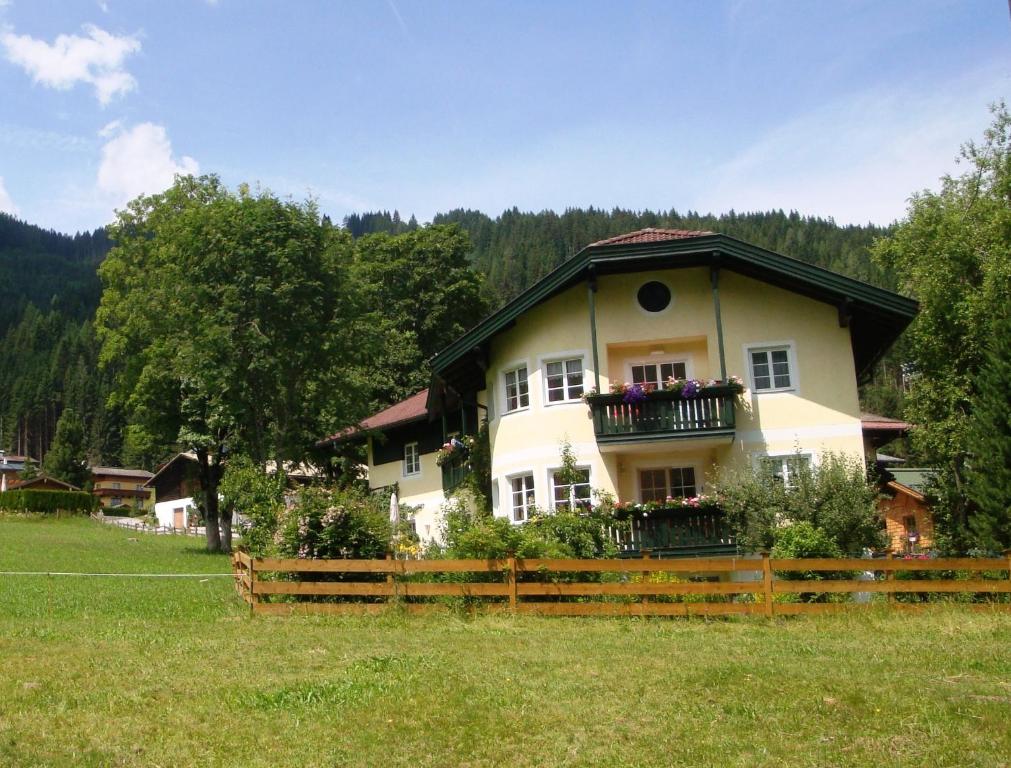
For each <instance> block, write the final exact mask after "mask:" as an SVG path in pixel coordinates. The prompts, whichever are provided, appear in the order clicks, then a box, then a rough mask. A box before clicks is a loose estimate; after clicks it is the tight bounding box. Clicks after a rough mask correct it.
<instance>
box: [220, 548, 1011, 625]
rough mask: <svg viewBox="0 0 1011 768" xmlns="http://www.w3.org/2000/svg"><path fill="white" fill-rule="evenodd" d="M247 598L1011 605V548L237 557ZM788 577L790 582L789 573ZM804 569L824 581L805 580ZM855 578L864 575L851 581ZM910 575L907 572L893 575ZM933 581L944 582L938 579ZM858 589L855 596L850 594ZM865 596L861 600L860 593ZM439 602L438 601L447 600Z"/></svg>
mask: <svg viewBox="0 0 1011 768" xmlns="http://www.w3.org/2000/svg"><path fill="white" fill-rule="evenodd" d="M232 562H233V566H234V571H235V580H236V587H237V589H238V591H239V594H240V595H242V597H243V599H244V600H245V601H246V602H247V603H248V604H249V606H250V610H251V611H252V612H253V613H256V614H288V613H342V614H343V613H372V612H379V611H382V610H385V609H386V608H387V607H388V606H389V605H391V604H395V605H399V606H400V607H402V608H403V609H405V610H407V611H411V612H423V611H429V610H433V609H439V608H445V607H446V601H445V598H458V599H459V598H463V599H465V600H466V601H467V604H468V605H471V606H475V607H477V608H478V609H479V610H482V611H511V612H515V613H533V614H541V615H549V616H609V615H610V616H701V615H705V616H727V615H732V614H756V615H763V616H770V617H771V616H781V615H782V616H785V615H796V614H806V613H822V612H831V611H838V610H845V609H848V608H852V607H859V606H862V605H867V604H869V603H870V602H871V599H870V596H871V595H872V594H874V593H883V594H884V595H885V596H886V603H887V604H888V605H889V606H893V607H896V608H900V607H901V608H913V607H917V605H922V603H919V604H917V603H912V602H900V601H899V600H898V599H897V596H899V595H903V596H906V597H904V598H903V599H904V600H909V599H910V598H909V597H908V596H911V595H921V596H922V595H927V594H953V593H954V594H963V595H968V596H969V598H970V600H971V604H972V605H973V606H975V607H982V608H986V609H1002V610H1009V609H1011V602H1009V601H1008V599H1007V598H1000V597H999V595H1006V594H1011V554H1009V555H1008V556H1007V557H1005V558H991V559H982V558H947V559H931V560H905V559H898V558H896V559H892V558H891V557H889V558H887V559H873V560H871V559H861V558H838V559H828V558H818V559H798V560H781V559H776V558H771V557H770V556H769V555H768V554H763V555H761V556H760V557H759V556H756V557H751V558H748V557H708V558H681V559H670V560H658V559H651V558H650V557H649V553H645V555H644V557H643V558H641V559H628V558H625V559H615V560H559V559H541V558H529V559H526V560H523V559H519V558H513V557H509V558H504V559H500V560H394V559H390V558H387V559H386V560H296V559H276V558H251V557H250V556H249V555H248V554H246V553H245V552H236V553H235V554H234V556H233V559H232ZM791 574H792V576H793V577H792V578H790V575H791ZM804 574H808V575H809V576H810V575H812V574H826V575H827V576H828V578H818V579H817V580H811V579H810V578H809V579H807V580H804V579H803V578H802V576H803V575H804ZM854 574H860V575H862V578H853V575H854ZM899 574H902V577H901V578H896V576H897V575H899ZM934 576H937V578H934ZM845 595H851V596H853V597H854V598H857V599H854V600H850V601H846V600H845V597H842V598H840V596H845ZM858 596H859V597H858ZM440 599H441V600H440Z"/></svg>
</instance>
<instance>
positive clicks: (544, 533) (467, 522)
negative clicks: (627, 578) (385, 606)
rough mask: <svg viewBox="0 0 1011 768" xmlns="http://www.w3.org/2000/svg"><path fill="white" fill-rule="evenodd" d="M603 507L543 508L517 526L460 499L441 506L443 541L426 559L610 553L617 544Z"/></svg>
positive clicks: (598, 554)
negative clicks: (595, 508)
mask: <svg viewBox="0 0 1011 768" xmlns="http://www.w3.org/2000/svg"><path fill="white" fill-rule="evenodd" d="M609 521H610V517H609V515H608V514H607V513H606V512H604V511H598V510H592V511H583V510H580V511H578V512H567V511H563V512H541V511H537V510H534V511H533V512H532V514H531V518H530V520H529V521H527V522H526V523H523V524H522V525H516V524H514V523H512V522H510V521H509V520H508V519H506V518H504V517H492V516H491V515H490V514H488V513H487V512H482V511H472V510H471V509H468V508H467V506H466V505H465V504H463V503H460V502H454V503H450V504H447V505H445V506H444V507H443V524H442V536H441V538H442V542H443V543H442V544H441V545H438V544H435V545H430V547H429V549H428V550H427V552H426V554H427V556H429V557H445V558H478V559H493V558H505V557H508V556H509V554H510V553H514V554H515V555H516V556H517V557H521V558H529V557H578V558H600V557H613V556H615V555H616V554H617V549H616V547H615V544H614V542H613V541H611V539H610V538H609V537H608V535H607V525H608V522H609Z"/></svg>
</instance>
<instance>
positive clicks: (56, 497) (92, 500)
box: [0, 489, 98, 515]
mask: <svg viewBox="0 0 1011 768" xmlns="http://www.w3.org/2000/svg"><path fill="white" fill-rule="evenodd" d="M97 509H98V499H97V498H96V497H94V496H92V495H91V494H90V493H85V492H84V491H33V490H29V489H26V490H20V491H19V490H16V489H15V490H12V491H6V492H5V493H0V512H11V513H15V514H25V515H61V514H66V515H90V514H91V513H92V512H94V511H96V510H97Z"/></svg>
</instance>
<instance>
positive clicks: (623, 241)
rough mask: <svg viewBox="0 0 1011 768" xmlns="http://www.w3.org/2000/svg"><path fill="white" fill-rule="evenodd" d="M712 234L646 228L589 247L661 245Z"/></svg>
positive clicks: (699, 231) (690, 230)
mask: <svg viewBox="0 0 1011 768" xmlns="http://www.w3.org/2000/svg"><path fill="white" fill-rule="evenodd" d="M711 234H713V233H712V232H708V231H706V230H702V229H656V228H654V227H646V229H638V230H636V231H635V232H626V233H625V234H624V235H618V236H616V237H609V238H607V239H606V240H598V241H597V242H595V243H590V246H589V247H592V246H595V245H629V244H631V243H659V242H662V241H664V240H687V239H688V238H690V237H702V236H703V235H711Z"/></svg>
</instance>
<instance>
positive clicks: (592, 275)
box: [586, 265, 600, 393]
mask: <svg viewBox="0 0 1011 768" xmlns="http://www.w3.org/2000/svg"><path fill="white" fill-rule="evenodd" d="M596 293H597V273H596V272H594V271H593V267H592V265H591V267H590V268H589V269H588V270H587V273H586V297H587V301H588V302H589V306H590V346H591V347H592V348H593V355H592V357H593V388H594V389H595V390H596V391H597V392H598V393H599V392H600V355H599V353H598V352H597V299H596Z"/></svg>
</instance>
